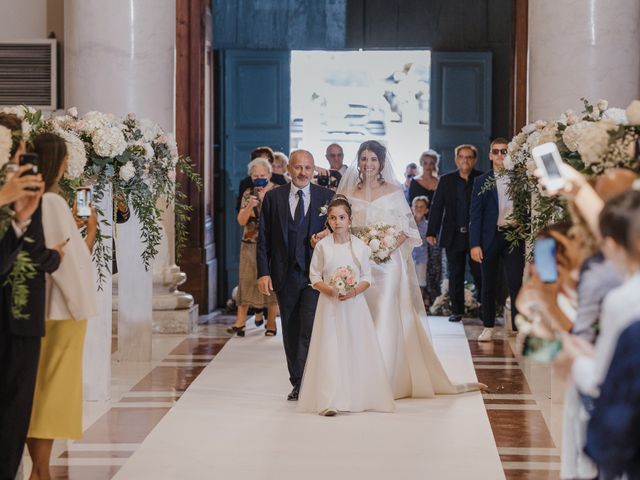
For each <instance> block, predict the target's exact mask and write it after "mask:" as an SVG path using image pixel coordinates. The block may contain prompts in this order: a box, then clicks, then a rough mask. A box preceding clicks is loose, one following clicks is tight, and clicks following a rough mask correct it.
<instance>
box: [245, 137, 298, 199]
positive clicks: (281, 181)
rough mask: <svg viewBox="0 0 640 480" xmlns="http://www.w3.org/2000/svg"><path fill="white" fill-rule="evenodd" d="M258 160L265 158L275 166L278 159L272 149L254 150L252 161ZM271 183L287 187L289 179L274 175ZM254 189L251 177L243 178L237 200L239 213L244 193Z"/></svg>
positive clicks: (257, 148)
mask: <svg viewBox="0 0 640 480" xmlns="http://www.w3.org/2000/svg"><path fill="white" fill-rule="evenodd" d="M256 158H265V159H267V160H268V161H269V163H270V164H271V165H273V162H274V161H275V159H276V157H275V154H274V153H273V150H272V149H271V147H256V148H254V149H253V150H252V151H251V154H250V161H251V160H255V159H256ZM271 183H275V184H276V185H286V184H287V179H286V178H285V177H284V175H281V174H276V173H272V174H271ZM252 187H253V180H251V177H250V176H249V175H247V176H246V177H245V178H243V179H242V180H241V181H240V186H239V187H238V197H237V200H236V210H237V211H239V210H240V204H241V203H242V196H243V195H244V192H246V191H247V188H252Z"/></svg>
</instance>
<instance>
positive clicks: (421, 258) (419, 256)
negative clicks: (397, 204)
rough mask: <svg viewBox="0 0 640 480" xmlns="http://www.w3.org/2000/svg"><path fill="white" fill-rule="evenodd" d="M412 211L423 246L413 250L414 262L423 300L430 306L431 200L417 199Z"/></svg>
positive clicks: (414, 201) (413, 203) (412, 204)
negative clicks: (428, 274)
mask: <svg viewBox="0 0 640 480" xmlns="http://www.w3.org/2000/svg"><path fill="white" fill-rule="evenodd" d="M411 211H412V212H413V218H414V219H415V221H416V225H417V226H418V232H420V237H421V238H422V245H420V246H418V247H415V248H414V249H413V252H412V255H413V262H414V263H415V264H416V274H417V275H418V285H419V286H420V290H421V291H422V300H423V301H424V302H425V304H428V303H427V302H428V301H429V300H428V295H427V262H428V258H429V251H428V248H429V242H427V225H428V223H427V215H428V214H429V199H428V198H427V197H425V196H419V197H415V198H414V199H413V202H411Z"/></svg>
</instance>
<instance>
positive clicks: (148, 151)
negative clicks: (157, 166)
mask: <svg viewBox="0 0 640 480" xmlns="http://www.w3.org/2000/svg"><path fill="white" fill-rule="evenodd" d="M143 146H144V158H146V159H147V160H152V159H153V157H154V156H155V154H156V152H155V151H154V150H153V147H152V146H151V144H150V143H146V142H145V144H144V145H143Z"/></svg>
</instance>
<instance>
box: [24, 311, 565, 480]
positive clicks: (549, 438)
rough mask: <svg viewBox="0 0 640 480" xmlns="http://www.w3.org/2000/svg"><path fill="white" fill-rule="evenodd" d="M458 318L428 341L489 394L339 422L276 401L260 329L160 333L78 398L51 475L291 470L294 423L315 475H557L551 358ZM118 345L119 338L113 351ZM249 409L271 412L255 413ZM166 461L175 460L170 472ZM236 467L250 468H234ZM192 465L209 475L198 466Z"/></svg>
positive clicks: (557, 400) (557, 409)
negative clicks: (77, 423) (243, 333)
mask: <svg viewBox="0 0 640 480" xmlns="http://www.w3.org/2000/svg"><path fill="white" fill-rule="evenodd" d="M218 320H219V319H218ZM464 323H465V325H464V330H463V329H462V327H461V326H460V325H452V324H449V323H448V322H446V320H445V319H438V318H437V317H434V318H431V319H430V321H429V324H430V326H431V330H432V334H433V336H434V344H435V345H436V348H437V350H438V353H439V355H441V357H442V359H443V363H444V365H445V368H446V369H447V371H448V372H449V374H450V375H451V376H452V377H453V378H454V379H455V380H456V381H462V380H468V378H469V375H472V374H473V371H474V370H475V375H477V378H478V379H479V381H482V382H484V383H486V384H487V385H489V391H488V392H485V393H483V394H482V395H480V394H469V395H465V396H463V397H457V398H455V399H454V400H451V399H450V398H449V399H442V398H438V399H436V400H429V401H424V400H421V401H417V400H405V401H402V402H400V404H399V408H398V414H396V415H389V414H386V415H385V414H374V413H371V414H369V413H366V414H358V415H344V416H340V417H338V418H336V419H325V418H321V417H316V416H313V415H299V414H295V413H293V408H292V406H291V404H290V403H287V402H285V401H283V400H282V392H285V393H286V391H287V385H286V375H282V372H283V371H284V368H285V367H284V357H283V353H282V347H281V343H280V342H281V340H280V339H279V337H276V338H273V339H267V338H265V337H264V336H263V335H262V329H255V328H254V329H250V330H249V331H248V333H247V337H246V338H245V339H233V340H232V341H231V342H229V338H228V337H227V336H226V334H225V333H224V325H221V324H219V323H215V324H204V325H201V326H200V327H199V328H198V330H197V332H196V333H194V334H192V335H156V336H154V340H153V360H152V361H151V362H144V363H118V362H114V364H113V385H112V388H113V390H112V391H113V395H112V400H111V401H109V402H85V408H84V425H85V434H84V438H83V439H82V440H79V441H74V442H58V441H57V442H55V444H54V452H53V455H52V473H53V474H54V478H57V479H66V478H69V479H88V480H93V479H95V480H102V479H111V478H114V477H115V478H117V479H121V478H136V479H146V478H154V479H155V478H185V479H186V478H209V477H210V475H211V474H205V473H204V472H211V471H215V472H216V478H218V477H219V478H223V477H224V478H264V479H267V478H288V477H287V475H286V474H287V472H289V471H290V470H289V469H288V467H287V466H289V467H291V469H293V467H295V466H296V462H295V461H294V462H293V463H291V461H289V460H287V461H284V459H286V458H287V451H285V450H283V448H282V445H283V442H284V443H285V444H286V442H287V441H288V438H289V437H290V436H291V434H292V431H291V430H292V429H295V430H296V432H302V433H301V434H302V435H303V436H302V437H301V438H302V439H303V440H304V441H302V442H301V443H300V445H297V444H295V443H294V444H293V447H294V448H300V449H301V451H302V452H304V454H305V455H306V457H304V455H303V457H304V458H307V461H306V462H305V464H307V465H308V464H309V461H310V460H313V459H315V460H313V462H312V463H313V464H314V468H316V470H314V471H318V472H324V474H323V475H321V476H318V477H317V478H327V477H328V476H329V473H331V476H332V477H333V478H335V479H338V478H343V477H341V476H340V474H336V472H342V473H343V474H344V478H346V477H347V476H349V478H351V477H352V476H353V473H354V469H357V468H358V466H360V467H361V468H364V467H365V466H366V465H370V466H375V465H378V464H379V465H378V467H380V468H378V469H373V470H370V471H368V472H367V473H368V475H367V476H368V477H369V478H375V477H376V476H380V477H381V478H382V476H383V474H384V476H385V478H388V477H389V476H395V477H396V478H403V479H404V478H447V479H454V478H478V479H488V480H489V479H490V480H494V479H496V480H497V479H500V478H506V479H557V478H559V464H560V458H559V453H560V452H559V445H560V433H561V432H560V425H561V411H562V386H561V385H560V384H559V382H557V381H556V380H555V379H554V377H553V374H552V372H551V370H550V368H549V367H548V366H546V365H538V364H532V363H530V362H529V361H527V360H526V359H523V358H521V357H517V356H515V355H514V351H515V346H514V344H515V340H514V338H510V337H508V336H505V335H503V334H502V333H499V335H498V337H497V339H496V340H494V341H493V342H491V343H485V344H483V343H479V342H477V341H476V340H475V338H477V335H478V334H479V333H480V331H481V329H482V327H481V325H480V324H479V323H478V322H477V321H474V320H465V322H464ZM463 332H464V333H463ZM465 335H466V338H465ZM116 345H117V344H116V339H114V351H115V349H116V348H117V346H116ZM265 346H266V347H267V348H265ZM223 347H224V350H223ZM260 348H262V349H260ZM221 350H222V354H221V355H220V356H219V357H218V354H219V353H220V352H221ZM216 357H217V358H216ZM225 358H226V359H227V360H226V361H225ZM214 359H215V361H213V362H212V360H214ZM218 365H219V366H220V368H218ZM225 365H226V367H225ZM231 365H234V366H236V365H237V366H238V367H237V368H236V367H234V368H228V367H229V366H231ZM280 370H282V372H281V371H280ZM282 379H284V382H282ZM278 382H280V383H283V384H282V385H280V383H278ZM185 392H186V393H185ZM179 400H180V401H179ZM246 402H249V404H246ZM251 402H254V403H251ZM255 402H257V403H255ZM425 402H427V403H426V405H427V407H428V408H425ZM246 407H249V408H246ZM256 409H258V410H260V409H261V410H260V411H261V412H263V413H266V415H263V416H262V417H261V416H260V415H258V414H252V413H251V412H252V411H254V410H256ZM289 410H291V412H289ZM425 410H426V411H431V412H437V414H436V415H432V416H431V417H430V416H429V415H428V414H425ZM190 412H191V413H190ZM196 412H197V413H196ZM292 416H293V417H294V418H295V420H294V422H293V424H291V423H288V422H289V421H291V420H290V418H291V417H292ZM285 417H286V418H288V419H289V421H287V422H285V421H284V419H285ZM378 417H379V419H380V420H378ZM388 418H393V419H394V420H393V422H391V421H389V420H387V419H388ZM327 420H332V421H334V422H335V421H336V420H337V422H336V423H326V421H327ZM465 424H466V426H465V427H463V425H465ZM327 425H332V430H331V431H326V427H327ZM470 426H472V427H473V428H470ZM354 427H355V428H354ZM465 428H466V430H464V429H465ZM317 429H319V430H317ZM261 431H264V432H266V433H268V434H267V435H265V436H260V432H261ZM274 431H275V432H276V434H277V436H275V437H274ZM395 431H399V432H404V434H403V435H398V437H397V438H398V439H403V440H402V442H394V441H393V439H394V435H396V433H395ZM269 432H271V433H269ZM312 432H316V434H315V436H316V437H317V436H318V435H317V432H321V433H322V435H320V437H321V438H322V439H324V441H325V444H324V445H323V446H321V447H319V446H318V445H316V444H314V441H315V439H314V438H310V435H311V433H312ZM365 432H366V434H364V435H363V433H365ZM385 432H386V433H385ZM443 432H449V433H450V435H449V436H447V435H446V433H443ZM295 435H300V433H295ZM376 435H378V437H376ZM376 438H377V439H378V441H377V443H376V442H372V443H367V440H368V439H376ZM274 439H277V441H274ZM344 442H347V443H344ZM360 443H363V446H360V447H358V445H359V444H360ZM305 445H315V447H314V448H310V447H306V448H305ZM325 445H326V447H325ZM376 445H378V447H376ZM334 447H335V450H331V448H334ZM338 447H340V448H338ZM290 448H291V446H290ZM327 448H329V450H328V452H329V455H327V454H326V453H324V452H327ZM376 448H377V449H376ZM289 451H290V450H289ZM178 452H180V454H179V455H178ZM383 454H384V456H383ZM338 460H339V461H338ZM171 465H175V466H176V469H171V470H168V469H167V468H169V466H171ZM242 465H245V469H244V470H243V472H245V473H246V475H245V474H242V475H240V474H239V472H240V471H241V470H239V467H240V466H242ZM278 465H280V466H282V465H284V467H277V468H276V466H278ZM327 465H329V466H327ZM383 465H386V466H388V465H395V467H394V469H393V470H389V469H388V468H384V469H382V466H383ZM160 466H162V467H163V468H158V467H160ZM194 466H195V467H194ZM298 466H301V465H298ZM164 467H166V468H164ZM199 467H203V468H205V467H206V468H207V470H204V469H203V470H200V471H199V472H200V474H198V468H199ZM285 467H286V468H285ZM334 467H335V470H332V469H333V468H334ZM317 468H319V469H320V470H317ZM29 471H30V464H29V460H28V456H25V462H24V465H23V469H22V474H23V475H24V477H19V478H25V479H26V478H28V472H29ZM187 472H190V474H187ZM222 472H226V474H225V475H222V476H219V475H218V474H222ZM269 472H271V473H274V474H275V473H278V475H277V476H272V475H271V473H269ZM296 472H297V470H296ZM391 472H394V474H393V475H392V474H391ZM418 472H420V474H419V473H418ZM428 473H431V474H428ZM424 475H427V476H424ZM291 476H292V477H293V475H291ZM306 478H310V477H308V476H307V477H306Z"/></svg>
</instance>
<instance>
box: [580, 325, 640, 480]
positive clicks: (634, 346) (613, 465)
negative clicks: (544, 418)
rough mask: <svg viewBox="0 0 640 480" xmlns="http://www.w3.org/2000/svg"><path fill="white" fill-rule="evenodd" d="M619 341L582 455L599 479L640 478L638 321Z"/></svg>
mask: <svg viewBox="0 0 640 480" xmlns="http://www.w3.org/2000/svg"><path fill="white" fill-rule="evenodd" d="M638 320H639V321H636V322H635V323H633V324H631V325H630V326H629V327H627V328H626V329H625V330H624V331H623V332H622V334H621V335H620V337H619V339H618V343H617V346H616V349H615V353H614V354H613V358H612V359H611V364H610V366H609V370H608V372H607V375H606V377H605V379H604V382H603V383H602V386H601V387H600V396H599V397H598V398H597V399H596V401H595V409H594V411H593V414H592V415H591V419H590V421H589V426H588V428H587V444H586V446H585V452H586V453H587V455H589V456H590V457H591V458H592V459H593V460H594V462H596V463H597V464H598V466H599V467H600V468H601V469H602V471H601V473H602V474H603V475H602V477H601V478H605V479H609V478H611V479H612V478H619V476H621V475H622V474H623V473H626V474H627V476H628V478H630V479H632V478H640V376H638V370H640V350H638V344H640V319H638Z"/></svg>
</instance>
